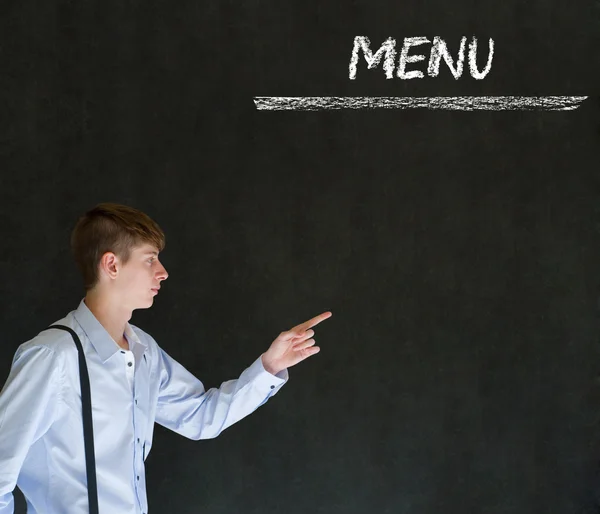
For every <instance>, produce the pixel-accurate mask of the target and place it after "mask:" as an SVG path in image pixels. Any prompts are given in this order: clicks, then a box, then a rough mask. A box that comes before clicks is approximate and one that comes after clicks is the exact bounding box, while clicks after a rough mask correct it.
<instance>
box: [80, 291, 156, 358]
mask: <svg viewBox="0 0 600 514" xmlns="http://www.w3.org/2000/svg"><path fill="white" fill-rule="evenodd" d="M74 315H75V319H76V320H77V322H78V323H79V325H80V326H81V328H82V329H83V331H84V332H85V335H86V336H87V337H88V339H89V340H90V341H91V343H92V346H93V347H94V349H95V350H96V352H98V355H99V356H100V358H101V359H102V362H103V363H104V362H106V361H107V360H108V359H110V358H111V357H112V356H113V355H114V354H115V353H117V352H118V351H119V350H120V349H121V347H120V346H119V345H118V344H117V343H116V342H115V341H114V339H113V338H112V337H111V336H110V334H109V333H108V332H107V331H106V329H105V328H104V327H103V326H102V324H101V323H100V322H99V321H98V320H97V319H96V317H95V316H94V314H93V313H92V311H91V310H90V309H89V308H88V306H87V305H86V304H85V302H84V301H83V300H81V302H80V303H79V307H77V310H76V311H75V314H74ZM125 337H126V338H127V341H128V342H129V348H130V349H131V351H132V352H133V354H134V355H135V357H136V358H137V357H141V356H142V355H143V353H144V351H145V350H146V347H147V346H146V345H145V344H144V343H143V342H142V341H141V340H140V338H139V337H138V336H137V334H136V333H135V332H134V330H133V328H132V327H131V325H130V324H129V323H127V324H126V325H125Z"/></svg>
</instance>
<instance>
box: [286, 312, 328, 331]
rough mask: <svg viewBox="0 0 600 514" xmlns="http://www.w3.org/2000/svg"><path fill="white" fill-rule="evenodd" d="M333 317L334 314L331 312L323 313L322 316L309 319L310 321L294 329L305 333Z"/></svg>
mask: <svg viewBox="0 0 600 514" xmlns="http://www.w3.org/2000/svg"><path fill="white" fill-rule="evenodd" d="M331 315H332V314H331V312H329V311H327V312H323V313H322V314H319V315H318V316H315V317H314V318H312V319H309V320H308V321H305V322H304V323H301V324H300V325H298V326H296V327H294V330H298V331H300V332H304V331H306V330H308V329H309V328H312V327H314V326H315V325H318V324H319V323H321V321H325V320H326V319H327V318H330V317H331Z"/></svg>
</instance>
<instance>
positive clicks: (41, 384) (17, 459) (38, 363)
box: [0, 346, 61, 514]
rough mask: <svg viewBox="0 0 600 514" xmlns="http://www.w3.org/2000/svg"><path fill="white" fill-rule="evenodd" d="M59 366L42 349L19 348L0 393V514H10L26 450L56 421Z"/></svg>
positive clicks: (54, 354)
mask: <svg viewBox="0 0 600 514" xmlns="http://www.w3.org/2000/svg"><path fill="white" fill-rule="evenodd" d="M60 381H61V366H60V363H59V359H58V358H57V355H56V353H55V352H54V351H52V350H51V349H49V348H47V347H45V346H29V347H20V348H19V349H18V350H17V353H16V355H15V358H14V359H13V363H12V367H11V370H10V373H9V375H8V379H7V381H6V383H5V384H4V387H3V389H2V391H1V392H0V514H13V512H14V498H13V490H14V488H15V486H16V483H17V477H18V476H19V472H20V471H21V467H22V465H23V461H24V460H25V457H26V456H27V453H28V451H29V448H30V447H31V446H32V445H33V444H34V443H35V442H36V441H37V440H38V439H39V438H40V437H42V436H43V435H44V433H46V431H47V430H48V429H49V428H50V426H51V425H52V423H53V422H54V420H55V418H56V412H57V405H58V400H59V397H60Z"/></svg>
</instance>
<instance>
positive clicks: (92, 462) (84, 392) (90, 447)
mask: <svg viewBox="0 0 600 514" xmlns="http://www.w3.org/2000/svg"><path fill="white" fill-rule="evenodd" d="M51 328H57V329H60V330H65V331H66V332H69V334H71V336H72V337H73V341H74V342H75V346H77V352H78V353H79V382H80V384H81V408H82V412H83V437H84V443H85V468H86V472H87V485H88V502H89V506H90V514H99V513H98V486H97V484H96V457H95V455H94V426H93V422H92V395H91V391H90V376H89V374H88V369H87V365H86V363H85V354H84V353H83V347H82V346H81V340H80V339H79V336H78V335H77V333H76V332H75V331H74V330H73V329H72V328H69V327H65V326H64V325H51V326H49V327H48V328H47V329H45V330H48V329H51Z"/></svg>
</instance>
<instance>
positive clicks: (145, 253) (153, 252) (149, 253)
mask: <svg viewBox="0 0 600 514" xmlns="http://www.w3.org/2000/svg"><path fill="white" fill-rule="evenodd" d="M144 255H156V256H158V252H155V251H153V250H152V251H148V252H144Z"/></svg>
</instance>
